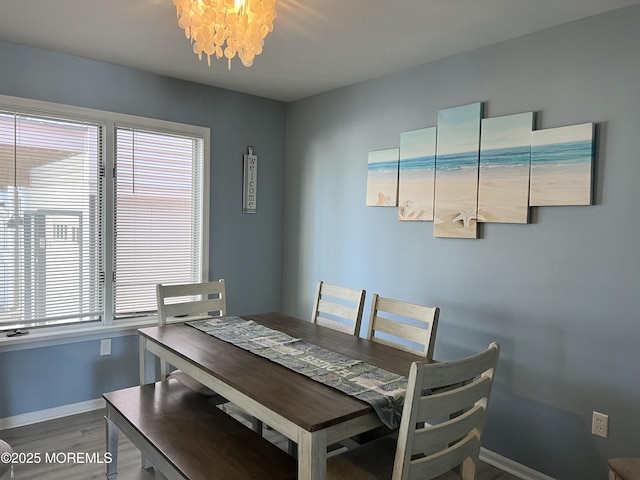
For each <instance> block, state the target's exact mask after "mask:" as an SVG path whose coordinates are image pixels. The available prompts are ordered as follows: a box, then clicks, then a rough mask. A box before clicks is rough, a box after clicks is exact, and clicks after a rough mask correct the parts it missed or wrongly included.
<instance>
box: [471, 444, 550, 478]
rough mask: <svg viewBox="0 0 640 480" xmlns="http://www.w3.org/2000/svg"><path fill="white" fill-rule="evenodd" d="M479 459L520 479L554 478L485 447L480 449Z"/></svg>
mask: <svg viewBox="0 0 640 480" xmlns="http://www.w3.org/2000/svg"><path fill="white" fill-rule="evenodd" d="M480 460H482V461H483V462H485V463H488V464H489V465H493V466H494V467H498V468H499V469H500V470H504V471H505V472H507V473H510V474H511V475H514V476H516V477H518V478H521V479H522V480H555V479H554V478H552V477H550V476H548V475H545V474H544V473H540V472H538V471H536V470H534V469H532V468H529V467H527V466H525V465H522V464H520V463H517V462H514V461H513V460H510V459H508V458H507V457H503V456H502V455H498V454H497V453H494V452H492V451H491V450H487V449H486V448H481V449H480Z"/></svg>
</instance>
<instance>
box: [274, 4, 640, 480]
mask: <svg viewBox="0 0 640 480" xmlns="http://www.w3.org/2000/svg"><path fill="white" fill-rule="evenodd" d="M638 25H640V7H632V8H628V9H625V10H620V11H616V12H612V13H609V14H605V15H601V16H598V17H592V18H589V19H585V20H582V21H579V22H575V23H571V24H567V25H564V26H561V27H558V28H553V29H550V30H546V31H543V32H540V33H536V34H532V35H529V36H526V37H523V38H520V39H517V40H513V41H509V42H504V43H500V44H497V45H494V46H491V47H488V48H482V49H478V50H475V51H472V52H468V53H465V54H461V55H457V56H454V57H450V58H447V59H444V60H441V61H437V62H433V63H430V64H427V65H423V66H420V67H417V68H413V69H410V70H406V71H403V72H400V73H397V74H393V75H389V76H385V77H382V78H379V79H377V80H374V81H369V82H366V83H361V84H357V85H354V86H351V87H348V88H343V89H339V90H334V91H331V92H328V93H326V94H322V95H319V96H316V97H311V98H308V99H305V100H302V101H298V102H295V103H292V104H289V106H288V111H287V161H286V172H285V188H286V191H285V234H284V247H285V263H284V285H283V292H284V298H283V306H284V310H285V311H286V312H288V313H290V314H293V315H296V316H299V317H303V318H308V317H309V316H310V313H311V308H312V300H313V293H314V287H315V283H316V282H317V281H318V280H320V279H322V280H325V281H328V282H332V283H338V284H342V285H346V286H351V287H358V288H365V289H366V290H367V292H368V296H369V297H370V295H371V294H373V293H379V294H381V295H383V296H388V297H393V298H397V299H401V300H406V301H410V302H415V303H421V304H428V305H438V306H440V307H441V317H440V328H439V331H438V337H437V342H436V350H435V357H436V358H437V359H441V360H445V359H452V358H456V357H461V356H464V355H467V354H470V353H471V352H474V351H478V350H480V349H482V348H484V347H486V346H487V345H488V343H489V342H491V341H493V340H497V341H499V342H500V343H501V344H502V353H501V359H500V363H499V367H498V368H499V370H498V377H497V383H496V386H495V390H494V397H493V399H492V405H491V407H490V416H489V421H488V426H487V430H486V437H485V441H484V446H485V447H487V448H489V449H490V450H493V451H494V452H496V453H499V454H501V455H504V456H506V457H509V458H511V459H513V460H515V461H517V462H520V463H522V464H524V465H527V466H529V467H532V468H534V469H536V470H539V471H541V472H543V473H546V474H547V475H550V476H553V477H555V478H558V479H564V480H577V479H581V480H590V479H593V480H595V479H598V478H605V477H606V459H607V458H608V457H611V456H622V455H636V456H637V455H638V453H639V451H638V445H640V437H639V434H638V432H640V408H639V407H638V405H640V347H639V342H640V322H639V319H638V312H640V292H639V290H638V287H639V285H640V278H639V272H640V254H639V253H638V247H637V245H638V238H639V237H640V222H639V221H638V220H637V208H638V205H640V189H639V188H638V181H639V179H640V158H639V157H640V153H639V152H640V133H639V132H640V115H639V113H638V112H640V94H639V93H638V92H639V91H638V86H639V85H640V54H639V53H638V52H639V50H638V46H639V45H640V29H639V28H638ZM354 61H355V59H354ZM478 101H481V102H484V105H485V113H484V114H485V117H495V116H499V115H505V114H512V113H519V112H527V111H535V112H538V122H537V123H538V125H537V127H538V128H549V127H555V126H562V125H569V124H578V123H583V122H595V123H597V137H598V138H597V166H596V181H595V191H596V202H595V203H596V204H595V205H594V206H589V207H540V208H534V209H532V221H531V224H529V225H499V224H489V225H485V226H484V227H483V228H482V229H481V230H482V238H481V239H479V240H460V239H441V238H433V224H432V223H427V222H420V223H418V222H416V223H412V222H404V223H401V222H399V221H398V220H397V219H396V215H397V212H396V210H395V209H393V208H371V207H369V208H367V207H365V206H364V203H365V190H366V176H367V152H368V151H370V150H376V149H382V148H391V147H397V146H398V145H399V135H400V133H401V132H403V131H407V130H412V129H417V128H421V127H427V126H433V125H435V124H436V120H437V112H438V110H439V109H443V108H448V107H454V106H457V105H463V104H466V103H471V102H478ZM366 315H368V306H367V309H366V310H365V316H366ZM592 410H598V411H600V412H604V413H606V414H608V415H609V416H610V437H609V439H608V440H604V439H601V438H598V437H595V436H592V435H591V432H590V430H591V412H592Z"/></svg>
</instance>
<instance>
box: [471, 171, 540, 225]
mask: <svg viewBox="0 0 640 480" xmlns="http://www.w3.org/2000/svg"><path fill="white" fill-rule="evenodd" d="M494 170H495V171H493V172H492V171H491V169H482V168H481V169H480V181H479V184H478V213H479V214H480V215H481V216H482V218H483V220H481V221H482V222H494V223H527V222H528V219H529V166H528V165H525V166H522V167H512V168H510V169H504V168H503V169H494Z"/></svg>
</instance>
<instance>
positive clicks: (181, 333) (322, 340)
mask: <svg viewBox="0 0 640 480" xmlns="http://www.w3.org/2000/svg"><path fill="white" fill-rule="evenodd" d="M243 318H245V319H247V320H253V321H255V322H256V323H259V324H262V325H265V326H267V327H269V328H272V329H274V330H279V331H281V332H284V333H287V334H289V335H291V336H292V337H296V338H302V339H304V340H307V341H309V342H310V343H313V344H315V345H318V346H321V347H324V348H327V349H329V350H333V351H335V352H339V353H342V354H343V355H346V356H348V357H350V358H353V359H358V360H362V361H365V362H367V363H369V364H371V365H375V366H378V367H380V368H383V369H385V370H388V371H390V372H394V373H398V374H401V375H408V374H409V368H410V366H411V363H412V362H414V361H425V359H424V357H419V356H417V355H413V354H410V353H407V352H403V351H401V350H398V349H395V348H392V347H388V346H385V345H381V344H378V343H374V342H371V341H369V340H366V339H363V338H359V337H355V336H353V335H347V334H344V333H341V332H337V331H335V330H331V329H329V328H326V327H321V326H317V325H315V324H313V323H311V322H308V321H304V320H300V319H297V318H294V317H291V316H288V315H284V314H281V313H265V314H258V315H245V316H243ZM139 334H140V335H141V336H142V337H144V338H145V339H146V340H147V341H151V342H154V343H158V344H160V345H163V346H164V348H167V349H169V350H170V351H171V352H173V353H174V354H176V355H178V356H179V357H181V358H182V359H184V360H186V361H188V362H189V363H192V364H194V365H197V366H198V368H200V369H201V370H203V371H204V372H206V373H207V374H209V375H211V376H213V377H215V378H217V379H219V380H221V381H223V382H224V383H226V384H227V385H229V386H231V387H233V388H234V389H236V390H237V391H239V392H241V393H243V394H244V395H246V396H248V397H250V398H252V399H254V400H256V401H258V402H259V403H261V404H262V405H264V406H265V407H267V408H269V409H270V410H272V411H274V412H276V413H278V414H279V415H281V416H283V417H285V418H287V419H288V420H290V421H292V422H294V423H295V424H296V425H298V426H300V427H302V428H304V429H305V430H307V431H309V432H313V431H316V430H320V429H323V428H327V427H330V426H332V425H336V424H339V423H341V422H344V421H347V420H349V419H352V418H356V417H358V416H361V415H367V414H370V413H371V412H372V411H373V409H372V407H371V406H370V405H369V404H367V403H365V402H363V401H361V400H358V399H356V398H354V397H351V396H349V395H347V394H345V393H343V392H341V391H339V390H336V389H334V388H331V387H328V386H326V385H323V384H321V383H319V382H316V381H314V380H312V379H310V378H308V377H305V376H304V375H302V374H299V373H296V372H294V371H292V370H290V369H288V368H286V367H283V366H281V365H278V364H276V363H274V362H272V361H270V360H268V359H265V358H262V357H260V356H258V355H255V354H253V353H251V352H248V351H246V350H243V349H241V348H239V347H236V346H234V345H232V344H230V343H227V342H224V341H222V340H220V339H218V338H216V337H214V336H212V335H208V334H206V333H204V332H202V331H200V330H197V329H195V328H193V327H190V326H189V325H185V324H183V323H176V324H170V325H167V326H164V327H148V328H143V329H140V330H139Z"/></svg>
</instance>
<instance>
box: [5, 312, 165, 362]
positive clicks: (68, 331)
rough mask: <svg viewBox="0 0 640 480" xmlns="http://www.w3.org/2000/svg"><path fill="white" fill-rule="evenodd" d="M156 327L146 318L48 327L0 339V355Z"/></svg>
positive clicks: (126, 334) (154, 323)
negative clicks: (116, 322)
mask: <svg viewBox="0 0 640 480" xmlns="http://www.w3.org/2000/svg"><path fill="white" fill-rule="evenodd" d="M156 325H158V320H157V318H156V317H155V316H154V317H146V318H144V319H142V320H135V321H128V322H125V321H121V322H119V323H118V324H116V325H102V324H98V325H91V326H77V327H74V328H69V327H66V328H64V327H59V328H56V327H50V328H43V329H38V330H31V331H29V334H27V335H21V336H17V337H7V336H6V335H3V336H1V337H0V353H2V352H10V351H15V350H28V349H31V348H42V347H49V346H52V345H64V344H67V343H78V342H87V341H91V340H99V339H102V338H113V337H124V336H128V335H134V334H135V333H136V332H137V330H138V329H139V328H144V327H153V326H156Z"/></svg>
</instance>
